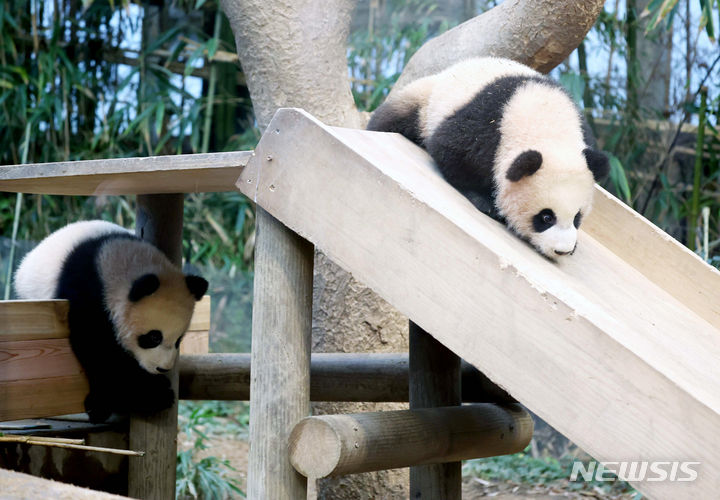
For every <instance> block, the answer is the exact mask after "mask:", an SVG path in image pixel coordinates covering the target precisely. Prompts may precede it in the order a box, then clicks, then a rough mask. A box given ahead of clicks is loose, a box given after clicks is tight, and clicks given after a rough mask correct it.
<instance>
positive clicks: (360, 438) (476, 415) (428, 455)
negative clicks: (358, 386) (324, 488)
mask: <svg viewBox="0 0 720 500" xmlns="http://www.w3.org/2000/svg"><path fill="white" fill-rule="evenodd" d="M532 432H533V421H532V418H531V417H530V415H529V414H528V413H527V412H526V411H525V410H524V409H523V408H522V407H521V406H520V405H517V404H516V405H513V406H511V407H506V408H503V407H500V406H496V405H494V404H489V403H486V404H477V405H469V406H450V407H445V408H426V409H422V410H399V411H383V412H367V413H354V414H348V415H321V416H315V417H307V418H305V419H303V420H301V421H300V423H298V424H297V426H295V428H294V429H293V431H292V434H291V435H290V444H289V447H288V448H289V450H290V462H291V463H292V464H293V466H294V467H295V468H296V469H297V470H298V471H299V472H300V473H301V474H303V475H304V476H306V477H308V478H321V477H328V476H340V475H344V474H356V473H359V472H370V471H375V470H385V469H397V468H401V467H409V466H415V465H421V464H433V463H441V462H456V461H460V460H466V459H471V458H482V457H491V456H496V455H505V454H507V453H516V452H518V451H521V450H523V449H524V448H525V446H527V445H528V443H529V442H530V439H532ZM422 498H425V497H424V496H423V497H422Z"/></svg>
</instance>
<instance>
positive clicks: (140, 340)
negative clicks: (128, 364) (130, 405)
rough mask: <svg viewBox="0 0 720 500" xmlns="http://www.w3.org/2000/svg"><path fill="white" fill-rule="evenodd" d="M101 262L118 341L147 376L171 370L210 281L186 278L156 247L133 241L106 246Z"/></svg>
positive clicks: (107, 300) (110, 243) (108, 305)
mask: <svg viewBox="0 0 720 500" xmlns="http://www.w3.org/2000/svg"><path fill="white" fill-rule="evenodd" d="M128 245H132V248H128ZM98 262H99V264H100V272H101V275H102V277H103V281H104V283H105V304H106V307H107V308H108V310H109V312H110V315H111V318H112V321H113V324H114V326H115V334H116V336H117V340H118V342H119V343H120V345H122V347H124V348H125V350H127V351H128V352H129V353H130V354H132V356H133V357H134V358H135V359H136V360H137V362H138V364H139V365H140V366H141V367H142V368H143V369H144V370H145V371H147V372H149V373H152V374H160V373H166V372H168V371H170V370H171V369H172V367H173V366H174V365H175V361H176V360H177V357H178V352H179V348H180V342H181V340H182V336H183V335H184V334H185V331H186V330H187V329H188V326H189V324H190V319H191V317H192V314H193V310H194V308H195V302H196V300H199V299H200V298H201V297H202V295H203V294H204V293H205V291H206V290H207V281H205V280H203V279H202V278H199V277H196V276H185V275H184V274H183V273H182V272H181V271H180V270H179V269H177V268H176V267H175V266H173V265H172V264H171V263H170V262H169V261H168V260H167V259H166V258H165V256H164V255H163V254H162V253H161V252H160V251H159V250H157V249H156V248H155V247H153V246H152V245H150V244H148V243H144V242H137V241H134V240H125V241H119V242H108V243H106V244H105V245H104V246H103V247H102V250H101V252H100V255H99V258H98ZM117 277H127V278H129V279H130V281H128V280H126V279H117ZM113 278H115V279H113Z"/></svg>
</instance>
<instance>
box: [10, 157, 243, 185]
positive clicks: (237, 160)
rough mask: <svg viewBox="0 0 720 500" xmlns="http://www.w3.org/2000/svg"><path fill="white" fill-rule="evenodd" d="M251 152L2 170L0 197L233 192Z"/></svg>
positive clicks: (118, 160) (12, 167) (22, 166)
mask: <svg viewBox="0 0 720 500" xmlns="http://www.w3.org/2000/svg"><path fill="white" fill-rule="evenodd" d="M251 155H252V151H237V152H229V153H209V154H194V155H175V156H150V157H147V158H117V159H112V160H86V161H71V162H59V163H44V164H43V163H36V164H33V165H10V166H0V191H10V192H19V193H41V194H67V195H121V194H126V195H130V194H160V193H201V192H221V191H231V190H232V189H233V184H234V183H235V180H236V179H237V178H238V175H239V174H240V170H241V169H242V167H244V166H245V164H246V163H247V161H248V159H249V158H250V156H251Z"/></svg>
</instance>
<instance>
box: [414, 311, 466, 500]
mask: <svg viewBox="0 0 720 500" xmlns="http://www.w3.org/2000/svg"><path fill="white" fill-rule="evenodd" d="M409 352H410V354H409V358H410V373H409V375H410V380H409V383H410V398H409V399H410V409H411V410H417V409H421V408H436V407H441V406H458V405H460V404H462V395H461V385H460V384H461V376H460V358H459V357H458V356H456V355H455V353H453V352H452V351H451V350H450V349H448V348H447V347H445V346H444V345H442V344H441V343H440V342H438V341H437V340H435V339H434V338H433V337H432V336H431V335H430V334H429V333H428V332H426V331H425V330H423V329H422V328H420V327H419V326H418V325H416V324H415V323H413V322H412V321H411V322H410V350H409ZM410 498H421V499H423V500H460V499H461V498H462V462H460V461H455V462H443V463H433V464H429V465H416V466H414V467H410Z"/></svg>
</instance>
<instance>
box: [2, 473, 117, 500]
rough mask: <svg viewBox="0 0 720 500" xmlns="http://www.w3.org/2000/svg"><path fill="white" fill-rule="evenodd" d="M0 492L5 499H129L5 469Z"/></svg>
mask: <svg viewBox="0 0 720 500" xmlns="http://www.w3.org/2000/svg"><path fill="white" fill-rule="evenodd" d="M0 491H2V496H3V498H8V499H11V498H28V499H30V498H53V499H56V500H114V499H122V498H127V497H121V496H119V495H112V494H110V493H105V492H102V491H94V490H90V489H87V488H80V487H78V486H73V485H71V484H65V483H60V482H57V481H51V480H49V479H42V478H39V477H35V476H31V475H30V474H23V473H21V472H14V471H11V470H4V469H0Z"/></svg>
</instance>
